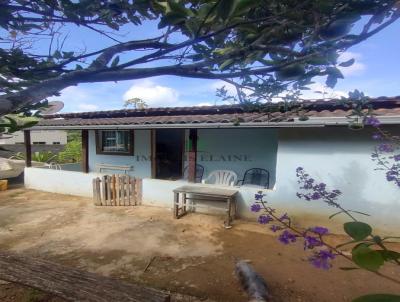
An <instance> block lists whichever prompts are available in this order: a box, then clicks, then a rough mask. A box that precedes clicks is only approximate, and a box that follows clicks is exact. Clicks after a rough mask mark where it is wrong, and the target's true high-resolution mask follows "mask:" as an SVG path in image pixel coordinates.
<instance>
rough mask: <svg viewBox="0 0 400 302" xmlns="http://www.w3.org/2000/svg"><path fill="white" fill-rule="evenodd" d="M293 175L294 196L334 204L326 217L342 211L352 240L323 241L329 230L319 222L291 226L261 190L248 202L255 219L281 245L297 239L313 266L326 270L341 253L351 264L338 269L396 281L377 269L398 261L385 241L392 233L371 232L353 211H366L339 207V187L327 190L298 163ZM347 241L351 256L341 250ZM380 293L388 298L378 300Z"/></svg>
mask: <svg viewBox="0 0 400 302" xmlns="http://www.w3.org/2000/svg"><path fill="white" fill-rule="evenodd" d="M296 175H297V177H298V183H299V188H300V192H297V194H296V195H297V197H299V198H300V199H304V200H306V201H309V202H316V201H320V202H324V203H326V204H327V205H328V206H330V207H333V208H336V209H337V210H338V211H337V212H335V213H334V214H332V215H331V216H330V217H329V218H332V217H334V216H336V215H339V214H342V215H346V216H347V217H348V218H349V219H350V221H349V222H346V223H345V224H344V225H343V229H344V231H345V232H346V233H347V234H348V235H349V236H350V237H351V238H352V240H351V241H349V242H344V243H342V244H339V245H336V246H334V245H332V244H330V243H328V242H326V240H325V236H326V235H328V234H329V230H328V229H327V228H325V227H323V226H313V227H308V228H306V229H304V230H303V229H300V228H297V227H294V226H293V225H292V220H291V218H290V216H289V215H288V214H287V213H284V214H283V215H280V214H278V213H277V210H276V209H274V208H273V207H271V205H270V204H269V203H268V202H267V201H266V200H265V197H266V194H264V193H263V192H262V191H259V192H257V193H256V194H255V196H254V199H255V200H254V203H253V204H252V205H251V210H252V211H253V212H255V213H260V215H259V217H258V222H259V223H260V224H262V225H269V228H270V229H271V230H272V231H273V232H277V233H279V235H278V240H279V241H280V242H281V243H282V244H284V245H288V244H291V243H294V242H298V241H301V242H302V243H303V247H304V250H305V251H309V252H310V253H311V255H310V256H309V257H308V261H309V262H310V264H312V265H313V266H314V267H316V268H320V269H324V270H328V269H329V268H331V267H332V260H334V259H335V258H336V257H337V256H341V257H344V258H346V259H347V260H349V261H351V262H352V263H353V264H354V265H355V266H352V267H347V268H342V269H365V270H367V271H370V272H372V273H375V274H377V275H379V276H380V277H382V278H385V279H387V280H390V281H393V282H396V283H397V284H400V280H397V279H394V278H393V277H391V276H389V275H384V274H383V273H381V272H379V269H380V268H381V266H382V265H384V264H385V263H387V262H389V263H394V264H396V265H400V253H398V252H396V251H393V250H390V249H389V248H388V247H387V246H386V245H385V244H386V243H387V242H388V241H389V240H392V239H396V237H382V236H379V235H377V234H374V233H373V228H372V227H371V226H370V225H369V224H367V223H364V222H361V221H359V220H358V219H357V218H356V217H355V215H368V214H365V213H362V212H359V211H354V210H349V209H345V208H343V207H342V206H341V205H340V203H339V202H338V199H339V197H340V196H341V195H342V192H341V191H340V190H337V189H333V190H329V189H328V187H327V185H326V184H325V183H320V182H317V181H316V180H315V179H314V178H312V177H311V176H310V175H309V174H308V173H307V172H306V171H305V169H304V168H302V167H299V168H297V169H296ZM350 244H351V245H353V248H352V250H351V257H350V256H348V255H347V254H346V253H344V251H343V250H342V248H343V247H345V246H347V245H350ZM382 297H383V298H385V299H386V298H388V299H387V300H379V299H381V298H382ZM364 298H365V300H364ZM389 298H390V299H389ZM371 299H372V300H371ZM398 299H400V296H393V295H386V296H385V295H378V296H376V297H373V296H371V295H368V296H364V297H361V298H359V299H357V302H362V301H370V302H374V301H399V300H398Z"/></svg>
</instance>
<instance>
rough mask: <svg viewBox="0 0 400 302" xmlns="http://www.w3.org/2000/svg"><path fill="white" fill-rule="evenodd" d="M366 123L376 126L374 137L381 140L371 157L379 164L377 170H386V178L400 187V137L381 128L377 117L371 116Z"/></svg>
mask: <svg viewBox="0 0 400 302" xmlns="http://www.w3.org/2000/svg"><path fill="white" fill-rule="evenodd" d="M366 123H367V124H369V125H371V126H373V127H375V129H376V132H375V133H374V134H373V135H372V138H373V139H375V140H377V141H379V144H378V145H377V146H376V147H375V150H374V152H373V153H372V154H371V158H372V160H373V161H375V162H376V164H377V165H378V168H377V170H381V171H385V172H386V180H387V181H388V182H392V183H394V184H395V185H396V186H398V187H399V188H400V137H399V136H396V135H392V134H390V133H389V132H388V131H385V130H383V129H381V128H380V122H379V120H378V119H377V118H376V117H369V118H368V119H367V120H366Z"/></svg>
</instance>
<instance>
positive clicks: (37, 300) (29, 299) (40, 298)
mask: <svg viewBox="0 0 400 302" xmlns="http://www.w3.org/2000/svg"><path fill="white" fill-rule="evenodd" d="M44 301H48V297H47V294H45V293H43V292H41V291H39V290H37V289H34V288H31V289H29V290H28V292H27V295H26V298H25V299H24V302H44Z"/></svg>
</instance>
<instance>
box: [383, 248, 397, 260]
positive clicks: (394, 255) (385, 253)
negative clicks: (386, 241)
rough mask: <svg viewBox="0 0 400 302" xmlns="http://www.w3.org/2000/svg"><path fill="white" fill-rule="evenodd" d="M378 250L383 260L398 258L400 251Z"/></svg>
mask: <svg viewBox="0 0 400 302" xmlns="http://www.w3.org/2000/svg"><path fill="white" fill-rule="evenodd" d="M378 252H379V253H380V254H381V255H382V257H383V259H384V260H385V261H390V260H397V259H400V253H398V252H395V251H389V250H381V251H378Z"/></svg>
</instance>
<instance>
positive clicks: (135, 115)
mask: <svg viewBox="0 0 400 302" xmlns="http://www.w3.org/2000/svg"><path fill="white" fill-rule="evenodd" d="M371 104H372V106H373V108H374V114H376V115H378V116H400V97H391V98H389V97H380V98H376V99H372V100H371ZM304 107H305V108H306V110H305V114H306V115H307V116H309V117H318V118H329V117H346V116H348V115H349V114H350V113H351V110H350V109H348V108H346V107H344V106H343V105H340V104H338V103H337V102H336V101H315V102H311V101H309V102H305V103H304ZM296 117H297V115H295V114H288V113H282V112H273V113H266V112H260V110H250V111H249V110H246V109H244V108H243V107H241V106H238V105H232V106H228V105H224V106H202V107H168V108H146V109H123V110H111V111H94V112H82V113H64V114H56V115H52V116H46V117H45V119H44V120H41V121H40V123H39V124H38V126H43V127H51V126H53V127H57V126H96V125H97V126H101V125H172V124H199V123H208V124H212V123H235V122H240V123H262V122H280V121H293V120H294V118H296ZM399 123H400V119H399Z"/></svg>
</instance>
